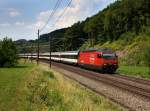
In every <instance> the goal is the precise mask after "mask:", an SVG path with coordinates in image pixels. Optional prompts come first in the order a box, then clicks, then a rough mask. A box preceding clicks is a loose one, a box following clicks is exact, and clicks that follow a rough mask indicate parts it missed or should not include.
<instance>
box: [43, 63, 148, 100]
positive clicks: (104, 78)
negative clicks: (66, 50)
mask: <svg viewBox="0 0 150 111" xmlns="http://www.w3.org/2000/svg"><path fill="white" fill-rule="evenodd" d="M44 62H48V61H46V60H44ZM52 65H54V66H57V67H60V68H62V69H65V70H68V71H71V72H74V73H76V74H78V75H82V76H84V77H87V78H90V79H93V80H95V81H97V82H103V83H105V84H108V85H111V86H114V87H118V88H120V89H123V90H126V91H129V92H131V93H134V94H137V95H139V96H141V97H144V98H145V99H149V100H150V81H148V80H143V79H137V78H133V77H128V76H122V75H107V74H100V73H97V72H93V71H89V70H86V69H81V68H79V67H75V66H71V65H66V64H62V63H56V62H52Z"/></svg>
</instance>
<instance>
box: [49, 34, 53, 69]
mask: <svg viewBox="0 0 150 111" xmlns="http://www.w3.org/2000/svg"><path fill="white" fill-rule="evenodd" d="M51 65H52V62H51V36H50V37H49V67H50V68H51Z"/></svg>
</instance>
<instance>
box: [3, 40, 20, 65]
mask: <svg viewBox="0 0 150 111" xmlns="http://www.w3.org/2000/svg"><path fill="white" fill-rule="evenodd" d="M17 60H18V54H17V49H16V46H15V44H14V43H13V41H12V40H11V39H8V38H4V39H3V41H1V43H0V67H12V66H15V65H16V64H17Z"/></svg>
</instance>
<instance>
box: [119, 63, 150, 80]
mask: <svg viewBox="0 0 150 111" xmlns="http://www.w3.org/2000/svg"><path fill="white" fill-rule="evenodd" d="M117 73H119V74H122V75H128V76H134V77H139V78H145V79H150V73H149V68H148V67H143V66H125V65H121V66H119V69H118V70H117Z"/></svg>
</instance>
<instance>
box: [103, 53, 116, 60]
mask: <svg viewBox="0 0 150 111" xmlns="http://www.w3.org/2000/svg"><path fill="white" fill-rule="evenodd" d="M102 58H104V59H116V58H117V56H116V54H115V53H113V54H103V55H102Z"/></svg>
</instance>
